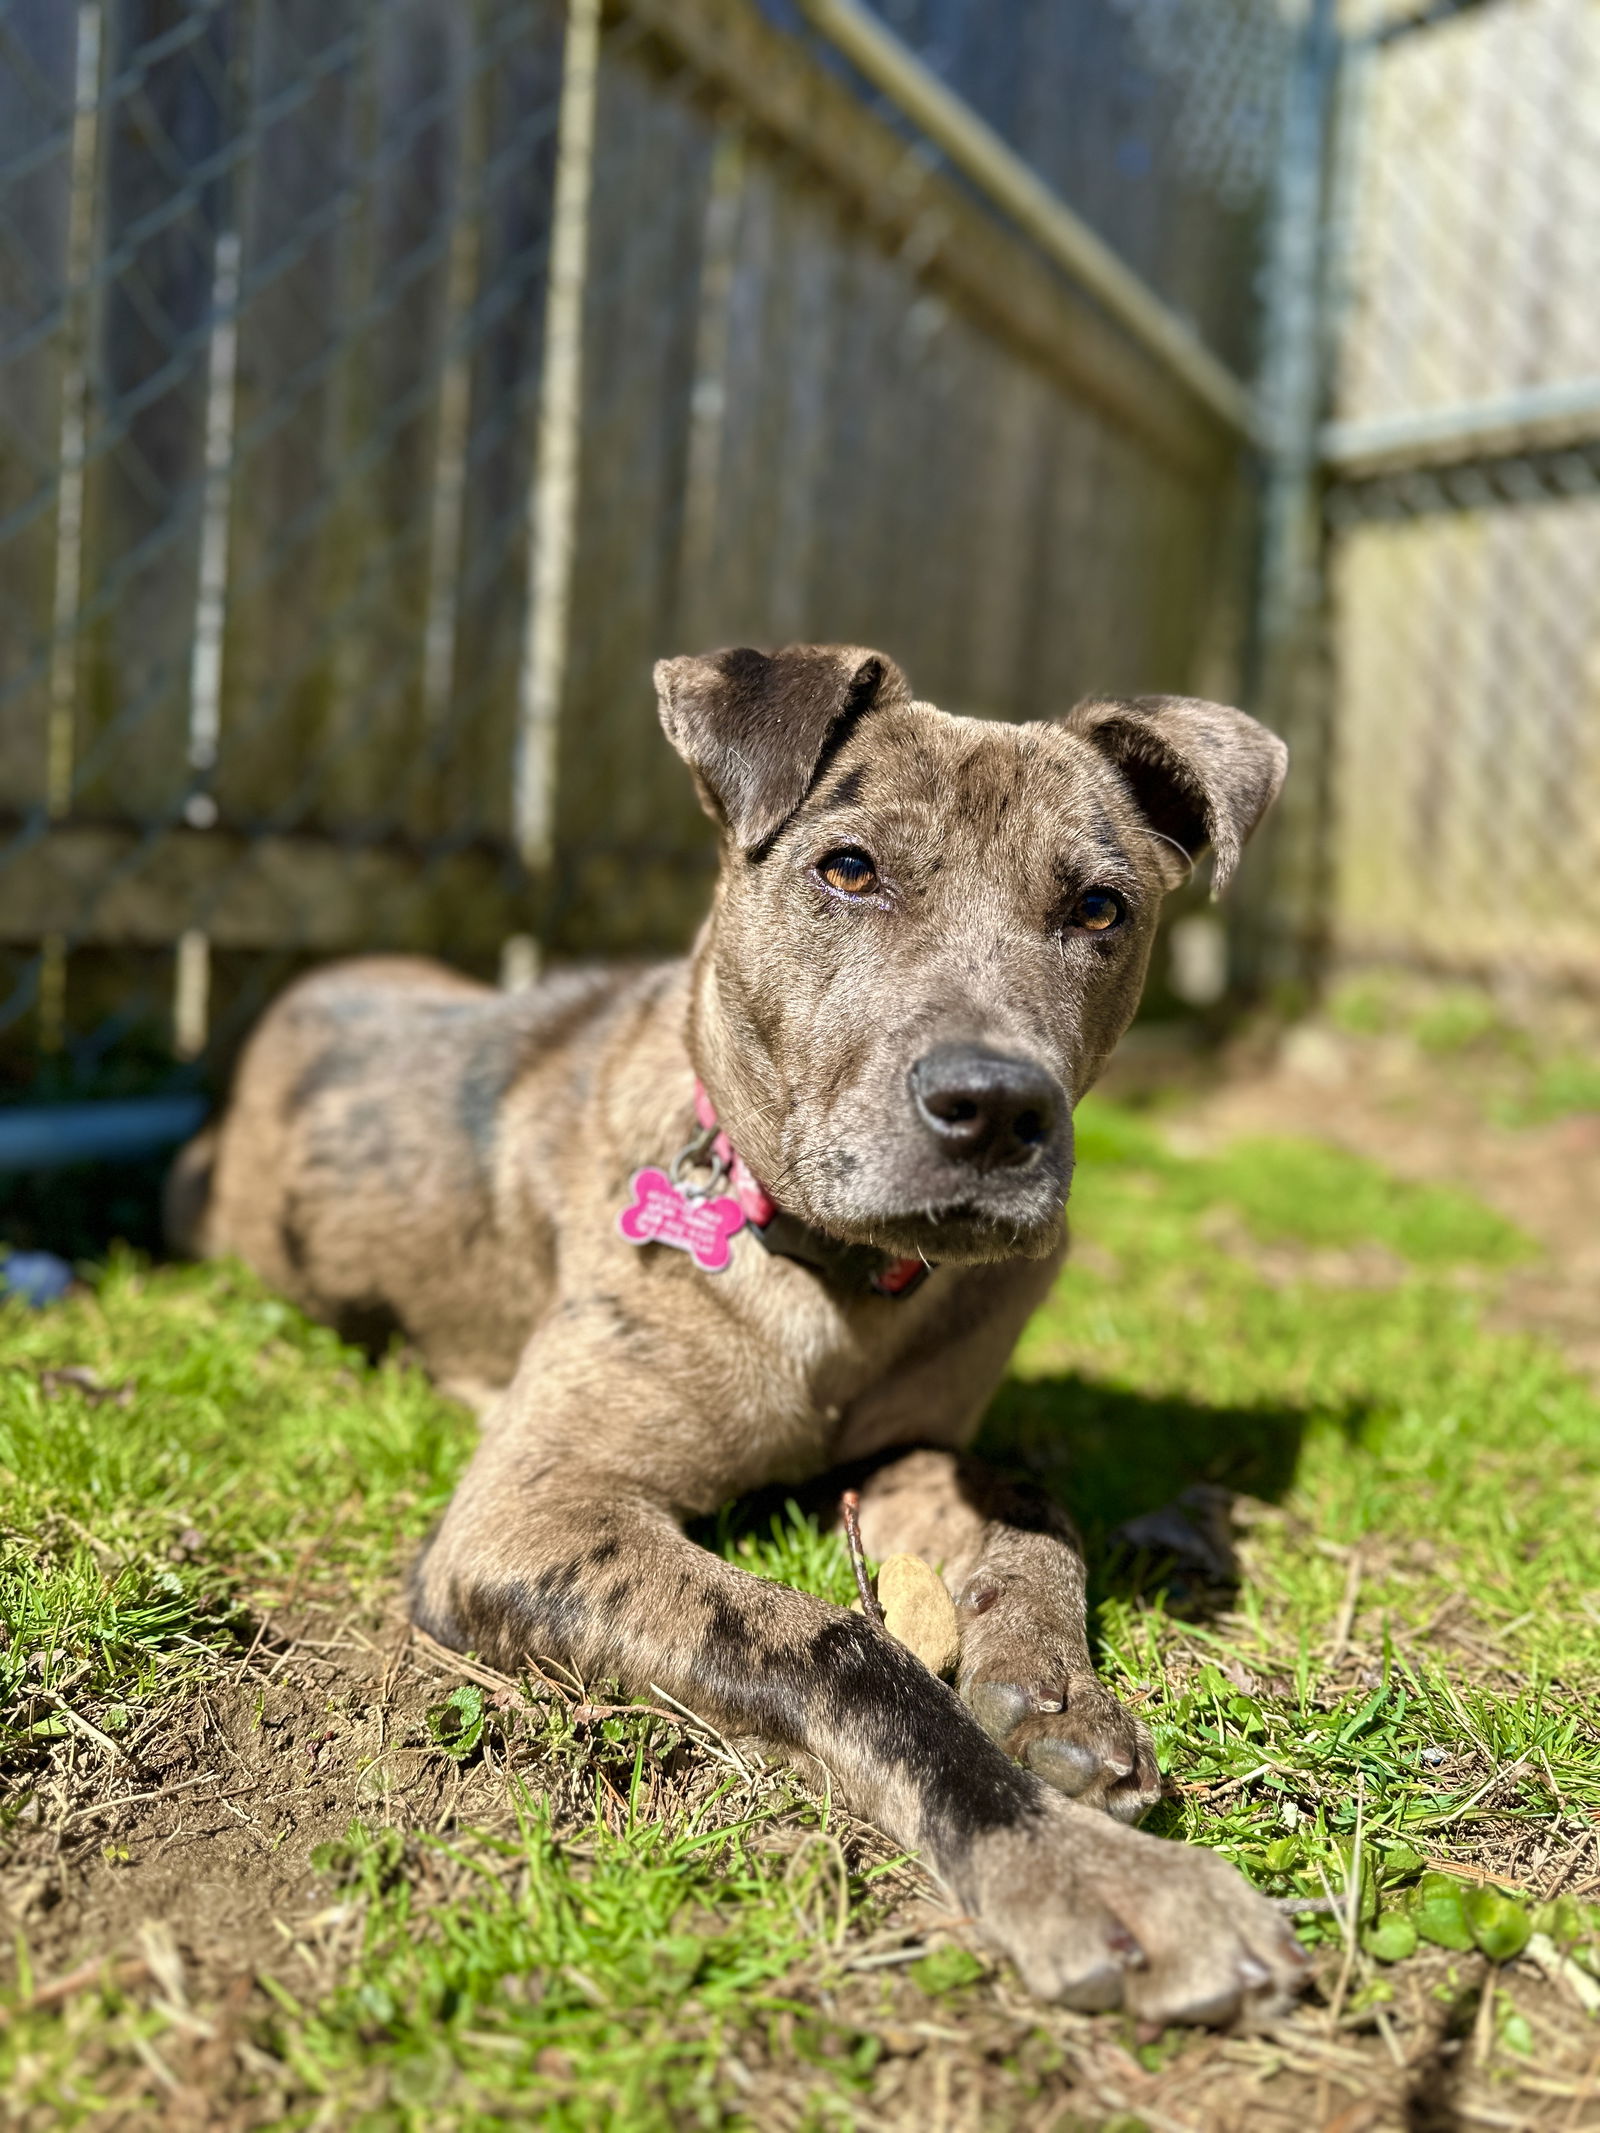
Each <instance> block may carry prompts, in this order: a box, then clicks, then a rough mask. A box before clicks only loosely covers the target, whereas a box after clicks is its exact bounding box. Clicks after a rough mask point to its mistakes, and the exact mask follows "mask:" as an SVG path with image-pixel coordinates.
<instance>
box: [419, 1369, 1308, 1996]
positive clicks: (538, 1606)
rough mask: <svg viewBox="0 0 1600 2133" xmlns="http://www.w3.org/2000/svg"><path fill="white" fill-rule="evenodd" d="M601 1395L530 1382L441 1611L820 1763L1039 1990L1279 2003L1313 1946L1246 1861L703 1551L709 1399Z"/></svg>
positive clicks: (468, 1483) (891, 1648) (466, 1527)
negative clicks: (692, 1466)
mask: <svg viewBox="0 0 1600 2133" xmlns="http://www.w3.org/2000/svg"><path fill="white" fill-rule="evenodd" d="M605 1395H606V1388H605V1386H604V1385H603V1383H597V1382H596V1380H595V1378H594V1377H593V1376H590V1375H588V1374H586V1373H584V1372H581V1371H579V1372H576V1373H574V1376H573V1377H569V1378H568V1379H567V1381H566V1385H565V1386H562V1385H560V1384H556V1383H549V1384H535V1385H529V1384H527V1383H525V1382H524V1383H522V1384H520V1385H519V1387H518V1388H517V1398H518V1403H519V1407H520V1410H521V1412H523V1413H524V1414H529V1413H531V1414H533V1415H536V1416H537V1417H538V1421H537V1424H536V1425H533V1424H530V1425H529V1427H528V1428H527V1429H526V1430H524V1429H521V1428H519V1427H517V1426H516V1425H515V1423H514V1422H513V1424H512V1425H511V1426H509V1427H506V1428H503V1429H501V1430H500V1431H497V1433H496V1434H495V1435H494V1436H493V1437H492V1438H489V1439H487V1440H486V1441H485V1443H484V1444H483V1445H482V1446H481V1447H480V1449H479V1452H478V1455H477V1457H476V1459H475V1460H474V1462H473V1465H472V1467H471V1469H470V1470H469V1472H468V1474H467V1476H466V1477H465V1479H464V1480H463V1483H462V1485H461V1488H460V1489H459V1490H458V1492H457V1495H456V1498H455V1500H454V1502H453V1503H452V1505H451V1507H450V1510H449V1512H448V1513H447V1515H446V1517H445V1519H444V1521H443V1524H442V1525H441V1527H440V1530H439V1532H438V1534H437V1536H436V1537H435V1539H434V1542H433V1543H432V1545H431V1547H430V1549H429V1550H428V1553H427V1555H426V1556H425V1558H424V1559H423V1561H422V1563H421V1564H420V1565H419V1566H418V1572H417V1576H416V1579H415V1581H414V1585H413V1605H414V1611H415V1614H416V1618H417V1620H418V1621H419V1622H420V1623H421V1624H422V1625H423V1626H424V1627H426V1628H427V1629H429V1630H430V1631H432V1633H433V1634H434V1635H435V1636H437V1637H439V1638H441V1639H442V1640H443V1641H445V1642H447V1643H450V1644H454V1645H456V1646H458V1647H475V1648H476V1649H477V1650H478V1651H480V1652H481V1653H483V1654H484V1655H485V1656H486V1657H488V1658H490V1659H492V1660H493V1661H495V1662H496V1663H497V1664H498V1665H500V1666H502V1667H505V1668H507V1669H508V1670H509V1669H515V1668H516V1667H518V1666H519V1665H520V1664H522V1663H523V1662H524V1661H525V1660H526V1659H528V1658H530V1657H533V1658H537V1657H539V1656H541V1655H543V1656H546V1657H548V1658H551V1659H556V1660H560V1661H562V1662H564V1663H565V1664H566V1665H568V1666H570V1667H572V1668H574V1669H576V1670H577V1672H578V1673H579V1674H580V1675H581V1676H583V1677H584V1678H586V1679H598V1678H600V1677H602V1676H612V1677H616V1678H618V1679H620V1681H621V1682H622V1683H623V1685H624V1687H625V1688H627V1689H628V1690H631V1691H633V1692H635V1693H637V1694H641V1695H648V1694H649V1693H650V1691H651V1690H652V1688H655V1689H662V1690H665V1691H666V1692H667V1693H668V1695H670V1696H672V1697H674V1698H675V1699H677V1701H678V1702H680V1703H681V1704H683V1705H685V1706H686V1707H687V1708H688V1709H689V1710H691V1711H694V1712H696V1713H698V1714H699V1715H700V1716H701V1717H702V1718H706V1719H708V1720H710V1722H711V1723H712V1724H713V1725H714V1726H716V1727H718V1728H719V1729H721V1730H722V1731H724V1732H727V1733H733V1734H739V1733H745V1734H754V1735H757V1736H759V1737H761V1738H762V1739H764V1740H767V1741H770V1742H772V1743H774V1744H776V1745H778V1746H781V1747H782V1748H785V1749H788V1750H791V1751H793V1752H795V1753H797V1754H799V1755H803V1756H805V1757H808V1758H814V1759H815V1761H816V1762H819V1763H821V1764H822V1765H823V1766H824V1767H825V1768H826V1769H827V1771H828V1772H829V1773H830V1776H831V1779H832V1782H833V1786H834V1789H835V1792H836V1795H837V1796H838V1797H840V1798H841V1799H842V1800H843V1802H844V1803H845V1804H846V1805H847V1806H848V1807H849V1808H851V1809H852V1810H853V1811H854V1812H855V1813H856V1814H858V1815H862V1816H864V1817H866V1818H868V1819H870V1820H871V1821H873V1822H875V1823H877V1824H878V1826H879V1827H880V1828H882V1829H883V1830H884V1831H885V1832H886V1833H887V1834H888V1836H889V1837H890V1838H891V1840H892V1841H893V1842H895V1843H897V1844H901V1845H905V1846H907V1847H914V1848H917V1849H920V1850H921V1851H922V1852H923V1853H924V1854H925V1856H926V1857H927V1858H928V1860H929V1863H930V1864H931V1865H932V1866H933V1867H934V1868H935V1869H936V1870H937V1872H938V1873H939V1874H940V1875H941V1876H942V1877H943V1879H944V1880H945V1881H946V1883H947V1884H948V1885H949V1886H950V1888H951V1889H952V1890H953V1892H954V1893H955V1895H956V1897H957V1898H958V1900H959V1901H961V1902H962V1903H963V1904H964V1905H966V1906H967V1907H968V1908H969V1909H970V1910H971V1911H972V1912H973V1913H974V1914H975V1916H976V1917H977V1919H978V1920H979V1922H980V1923H981V1925H982V1926H983V1928H984V1929H985V1931H986V1932H987V1933H988V1935H989V1937H990V1938H991V1939H992V1940H993V1941H994V1942H995V1943H996V1944H997V1945H998V1946H999V1947H1000V1948H1001V1949H1002V1950H1003V1951H1004V1952H1005V1953H1007V1954H1008V1955H1010V1956H1011V1957H1012V1958H1013V1959H1014V1961H1015V1962H1016V1963H1017V1966H1018V1968H1019V1969H1020V1971H1021V1972H1022V1975H1023V1978H1024V1979H1025V1981H1026V1982H1027V1984H1028V1985H1029V1987H1030V1988H1031V1989H1032V1990H1034V1991H1035V1992H1037V1993H1039V1994H1041V1995H1042V1996H1044V1997H1047V1998H1052V1999H1064V2000H1067V2001H1069V2002H1071V2003H1072V2004H1073V2005H1076V2006H1080V2007H1109V2006H1115V2005H1118V2004H1121V2005H1125V2006H1127V2007H1128V2008H1130V2009H1131V2010H1133V2011H1134V2012H1135V2013H1137V2014H1139V2015H1140V2016H1142V2017H1144V2018H1146V2019H1148V2020H1152V2021H1161V2022H1166V2021H1173V2020H1185V2019H1188V2020H1215V2021H1226V2020H1230V2019H1231V2018H1232V2017H1234V2016H1235V2015H1237V2014H1239V2013H1241V2012H1244V2013H1249V2014H1261V2013H1266V2012H1269V2011H1272V2010H1273V2009H1275V2008H1277V2007H1278V2006H1279V2005H1281V2004H1282V2003H1283V2002H1284V2001H1285V2000H1286V1998H1287V1996H1288V1994H1289V1992H1290V1991H1291V1990H1292V1989H1293V1987H1294V1986H1295V1985H1296V1984H1297V1983H1298V1982H1299V1979H1298V1975H1297V1973H1298V1970H1299V1967H1300V1965H1299V1957H1298V1951H1297V1949H1296V1948H1295V1946H1294V1943H1293V1941H1292V1939H1291V1938H1290V1936H1289V1935H1288V1934H1287V1932H1286V1930H1285V1928H1284V1926H1283V1923H1282V1921H1281V1920H1280V1919H1279V1918H1278V1917H1277V1916H1276V1914H1275V1913H1274V1912H1273V1911H1272V1909H1271V1908H1270V1906H1268V1905H1267V1904H1266V1902H1265V1901H1264V1900H1263V1899H1262V1898H1260V1897H1259V1896H1257V1895H1256V1894H1255V1893H1254V1892H1253V1891H1252V1890H1251V1889H1250V1888H1249V1887H1248V1885H1247V1884H1246V1883H1245V1882H1244V1881H1243V1880H1242V1879H1241V1878H1240V1876H1239V1875H1238V1874H1237V1873H1236V1872H1235V1871H1234V1869H1233V1868H1232V1867H1230V1866H1229V1865H1227V1864H1226V1862H1225V1861H1223V1860H1221V1859H1219V1858H1218V1857H1217V1856H1216V1855H1215V1854H1214V1853H1209V1852H1205V1851H1201V1850H1198V1849H1196V1848H1194V1847H1191V1846H1186V1845H1177V1844H1166V1843H1162V1842H1160V1841H1159V1840H1157V1839H1155V1838H1153V1837H1147V1836H1144V1835H1142V1834H1140V1832H1138V1831H1137V1830H1132V1829H1124V1828H1119V1827H1118V1826H1117V1825H1116V1824H1115V1823H1113V1822H1110V1821H1108V1820H1107V1819H1106V1817H1105V1816H1103V1815H1101V1814H1097V1813H1094V1812H1092V1811H1090V1810H1089V1809H1087V1808H1085V1807H1083V1806H1082V1805H1081V1804H1079V1803H1078V1802H1076V1801H1072V1800H1068V1799H1064V1798H1062V1796H1061V1795H1060V1793H1059V1792H1054V1791H1052V1790H1051V1789H1050V1788H1049V1787H1048V1786H1047V1785H1045V1784H1044V1783H1043V1782H1042V1781H1041V1780H1040V1779H1039V1778H1038V1777H1037V1776H1036V1775H1035V1774H1034V1773H1033V1772H1031V1771H1030V1770H1027V1769H1024V1768H1022V1767H1020V1766H1019V1765H1018V1764H1017V1763H1015V1762H1013V1761H1011V1760H1010V1759H1009V1758H1008V1757H1007V1756H1006V1755H1005V1753H1004V1752H1003V1751H1002V1750H1001V1748H999V1747H998V1746H997V1745H996V1743H995V1742H994V1741H992V1740H991V1739H990V1738H989V1736H988V1735H987V1734H986V1733H985V1732H983V1731H982V1729H981V1728H980V1727H979V1726H978V1725H977V1724H976V1723H975V1722H974V1720H973V1719H972V1717H971V1716H970V1714H969V1713H968V1711H967V1709H966V1708H965V1706H964V1705H963V1704H962V1703H961V1701H960V1700H959V1698H958V1697H957V1696H956V1695H955V1694H954V1693H953V1692H952V1691H951V1690H950V1689H948V1688H946V1687H945V1686H944V1684H943V1683H941V1682H939V1681H936V1680H935V1679H934V1678H933V1676H932V1675H930V1674H929V1673H928V1672H927V1670H926V1669H925V1668H924V1667H923V1666H922V1665H921V1664H920V1662H919V1661H917V1660H916V1659H914V1658H913V1657H912V1656H911V1654H910V1653H909V1652H906V1651H904V1650H902V1649H901V1647H900V1646H898V1645H897V1644H895V1643H894V1642H893V1641H892V1639H890V1638H889V1637H887V1636H886V1635H884V1633H883V1632H882V1631H880V1630H878V1629H877V1628H876V1627H874V1626H873V1625H872V1624H870V1623H869V1622H867V1621H866V1620H864V1619H863V1618H862V1617H860V1616H857V1615H853V1614H849V1613H847V1612H845V1610H843V1609H842V1608H837V1607H832V1606H829V1605H827V1604H826V1603H825V1602H823V1601H821V1600H818V1599H815V1598H813V1597H811V1596H810V1595H809V1594H806V1593H800V1592H795V1591H793V1590H791V1589H790V1588H788V1587H786V1586H783V1585H777V1584H773V1583H769V1582H767V1581H766V1580H763V1579H760V1578H756V1577H752V1576H750V1575H749V1574H748V1573H747V1572H744V1571H741V1570H738V1569H736V1568H735V1567H734V1566H733V1565H732V1564H730V1563H727V1562H724V1561H722V1560H721V1559H720V1558H718V1557H715V1556H712V1555H710V1554H708V1553H707V1552H706V1551H705V1550H704V1549H701V1548H698V1547H696V1546H695V1545H694V1544H693V1543H692V1542H690V1541H689V1540H688V1539H687V1538H686V1537H685V1535H684V1534H683V1533H682V1532H681V1531H680V1530H679V1527H678V1524H677V1520H676V1517H675V1516H674V1514H673V1510H672V1508H671V1507H670V1498H669V1496H668V1494H667V1492H666V1491H665V1490H664V1489H663V1487H662V1485H661V1480H660V1476H661V1474H662V1470H663V1456H664V1449H663V1448H664V1446H665V1445H667V1444H669V1443H672V1442H676V1443H677V1444H678V1445H679V1446H680V1447H681V1446H682V1445H683V1444H685V1443H693V1442H694V1441H695V1440H696V1438H697V1437H698V1438H700V1439H701V1440H702V1441H703V1440H704V1432H705V1429H706V1424H705V1421H704V1417H703V1414H695V1413H693V1412H690V1411H686V1412H683V1413H681V1414H653V1415H652V1417H651V1423H652V1427H651V1429H650V1430H649V1432H648V1433H638V1434H635V1433H631V1432H630V1435H629V1438H628V1441H627V1442H622V1441H620V1439H619V1435H618V1432H617V1430H616V1428H615V1426H614V1423H613V1427H612V1429H611V1430H610V1432H609V1442H608V1443H607V1444H606V1447H605V1452H604V1454H602V1453H601V1451H600V1448H599V1446H598V1445H597V1444H596V1437H597V1427H596V1419H595V1418H596V1416H597V1415H607V1414H609V1415H611V1416H613V1417H614V1416H615V1414H616V1412H617V1408H618V1407H619V1406H621V1405H624V1404H626V1402H627V1390H626V1389H624V1390H623V1391H622V1392H621V1393H619V1396H618V1399H617V1401H616V1402H614V1403H612V1404H611V1405H609V1406H608V1403H607V1399H606V1396H605ZM569 1399H570V1400H571V1402H572V1411H568V1410H567V1405H566V1403H567V1400H569ZM602 1441H604V1440H603V1439H602ZM585 1445H587V1446H588V1448H589V1449H588V1456H587V1457H585V1453H584V1449H583V1448H584V1447H585Z"/></svg>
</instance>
